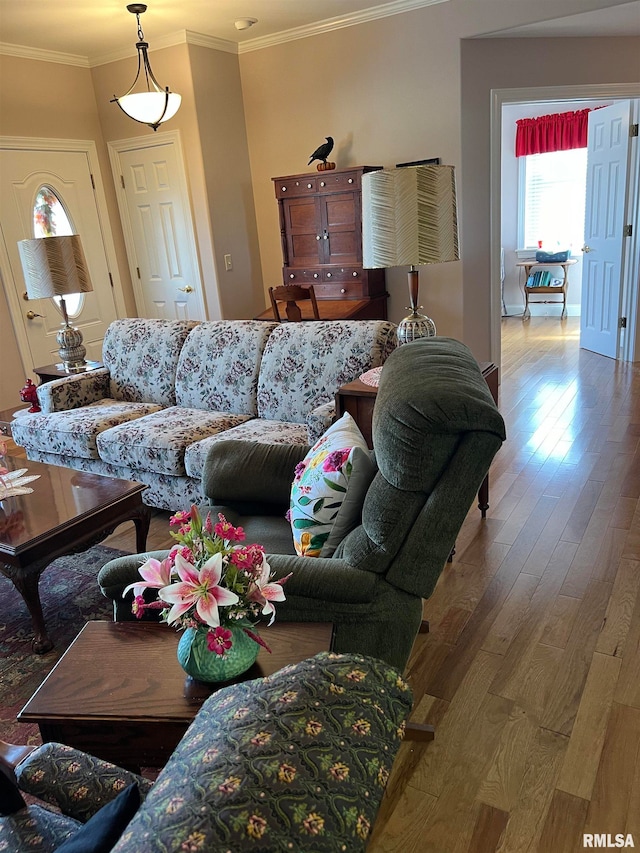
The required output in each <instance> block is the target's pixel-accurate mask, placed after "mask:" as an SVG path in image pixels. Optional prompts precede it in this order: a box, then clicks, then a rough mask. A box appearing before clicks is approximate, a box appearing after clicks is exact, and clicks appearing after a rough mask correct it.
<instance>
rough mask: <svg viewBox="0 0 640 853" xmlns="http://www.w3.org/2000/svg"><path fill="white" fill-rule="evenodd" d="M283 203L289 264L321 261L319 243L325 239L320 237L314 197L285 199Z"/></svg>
mask: <svg viewBox="0 0 640 853" xmlns="http://www.w3.org/2000/svg"><path fill="white" fill-rule="evenodd" d="M283 204H284V219H285V226H286V235H287V249H288V255H289V265H290V266H296V267H297V266H308V265H313V264H319V263H321V262H322V255H321V253H322V245H321V244H322V243H324V242H326V241H324V240H322V239H321V232H320V227H319V226H320V222H319V217H318V207H317V202H316V199H314V198H295V199H287V200H286V201H285V202H284V203H283Z"/></svg>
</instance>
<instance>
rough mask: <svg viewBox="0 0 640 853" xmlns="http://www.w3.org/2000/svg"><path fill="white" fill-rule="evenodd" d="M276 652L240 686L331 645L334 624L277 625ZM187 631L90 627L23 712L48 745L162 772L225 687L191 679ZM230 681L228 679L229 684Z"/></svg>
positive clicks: (139, 625) (138, 625)
mask: <svg viewBox="0 0 640 853" xmlns="http://www.w3.org/2000/svg"><path fill="white" fill-rule="evenodd" d="M259 631H260V634H261V635H262V637H263V638H264V640H265V641H266V642H267V644H268V645H269V647H270V648H271V654H269V653H268V652H267V651H265V650H264V649H260V654H259V655H258V659H257V661H256V662H255V664H254V665H253V666H252V667H251V668H250V669H249V670H248V671H247V672H246V673H244V675H243V676H240V678H238V679H235V681H248V680H251V679H254V678H261V677H263V676H265V675H271V674H272V673H274V672H276V671H277V670H279V669H281V668H282V667H283V666H286V665H287V664H290V663H297V662H298V661H301V660H304V659H305V658H308V657H311V656H312V655H315V654H317V652H320V651H325V650H328V649H329V648H330V645H331V638H332V634H333V625H332V624H331V623H326V622H323V623H313V622H281V623H278V622H276V623H275V624H274V625H272V626H271V627H270V628H267V627H265V626H262V625H261V626H259ZM179 639H180V633H179V632H177V631H176V630H174V629H173V628H171V627H169V626H167V625H164V624H155V623H149V622H87V624H86V625H85V626H84V628H83V629H82V631H80V633H79V634H78V636H77V637H76V639H75V640H74V641H73V643H72V644H71V645H70V646H69V648H68V649H67V651H66V652H65V654H64V655H63V656H62V657H61V658H60V660H59V661H58V663H57V665H56V666H55V667H54V669H53V670H52V671H51V672H50V673H49V675H48V676H47V678H46V679H45V681H44V682H43V683H42V685H41V686H40V687H39V688H38V690H37V691H36V692H35V693H34V695H33V696H32V697H31V699H29V701H28V702H27V704H26V705H25V707H24V708H23V709H22V711H20V713H19V714H18V720H20V721H21V722H27V723H37V724H38V726H39V727H40V734H41V735H42V740H43V741H45V742H46V741H52V740H54V741H59V742H61V743H66V744H68V745H69V746H74V747H76V748H77V749H82V750H84V751H85V752H89V753H91V754H92V755H95V756H97V757H98V758H104V759H105V760H107V761H112V762H114V763H115V764H118V765H120V766H121V767H123V766H124V767H127V768H133V769H137V768H139V767H163V766H164V764H166V762H167V760H168V758H169V756H170V755H171V753H172V752H173V750H174V749H175V747H176V746H177V744H178V742H179V740H180V739H181V737H182V735H183V734H184V733H185V731H186V729H187V727H188V726H189V724H190V723H191V721H192V720H193V718H194V717H195V715H196V714H197V712H198V709H199V708H200V705H201V704H202V702H203V701H204V700H205V699H206V698H207V697H208V696H210V695H211V694H212V693H213V692H215V690H218V689H220V687H224V686H226V685H224V684H202V683H201V682H197V681H194V679H192V678H191V677H190V676H187V675H185V673H184V671H183V669H182V668H181V667H180V664H179V663H178V660H177V657H176V650H177V647H178V641H179ZM227 683H228V682H227Z"/></svg>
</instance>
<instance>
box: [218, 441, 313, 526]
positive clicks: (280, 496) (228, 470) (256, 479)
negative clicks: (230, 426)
mask: <svg viewBox="0 0 640 853" xmlns="http://www.w3.org/2000/svg"><path fill="white" fill-rule="evenodd" d="M308 450H309V447H308V446H307V445H306V444H260V443H258V442H255V441H237V440H235V441H232V440H231V439H229V440H227V441H219V442H216V443H215V444H214V445H213V446H212V448H211V450H210V451H209V454H208V456H207V458H206V460H205V463H204V469H203V471H202V491H203V494H204V495H205V496H206V498H207V499H208V500H209V502H210V503H211V504H212V505H214V506H216V505H230V506H234V505H236V506H238V505H243V504H244V505H252V506H256V505H259V504H267V505H273V506H275V507H277V508H278V511H281V509H282V508H286V507H288V506H289V497H290V494H291V484H292V482H293V477H294V474H295V468H296V465H297V464H298V462H301V461H302V460H303V459H304V457H305V456H306V454H307V452H308Z"/></svg>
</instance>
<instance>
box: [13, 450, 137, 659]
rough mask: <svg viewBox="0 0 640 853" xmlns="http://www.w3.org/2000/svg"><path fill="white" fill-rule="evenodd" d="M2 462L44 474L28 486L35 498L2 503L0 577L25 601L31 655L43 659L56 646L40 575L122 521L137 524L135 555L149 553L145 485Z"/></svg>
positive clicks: (28, 462)
mask: <svg viewBox="0 0 640 853" xmlns="http://www.w3.org/2000/svg"><path fill="white" fill-rule="evenodd" d="M2 462H3V463H4V465H5V467H6V468H9V470H17V469H19V468H27V469H28V474H39V475H40V479H39V480H34V481H33V482H32V483H29V486H30V487H31V488H33V493H32V494H29V495H19V496H16V497H11V498H6V499H5V500H3V501H2V505H1V508H0V572H1V573H2V574H3V575H5V577H7V578H9V580H11V581H12V582H13V584H14V586H15V588H16V589H17V590H18V592H19V593H20V594H21V595H22V597H23V598H24V600H25V603H26V605H27V607H28V608H29V613H30V614H31V621H32V623H33V630H34V634H35V637H34V639H33V641H32V648H33V651H34V652H36V653H37V654H43V653H44V652H48V651H49V650H50V649H51V648H53V642H52V641H51V639H50V638H49V636H48V634H47V629H46V626H45V623H44V616H43V614H42V605H41V603H40V593H39V590H38V583H39V581H40V575H41V574H42V573H43V571H44V570H45V569H46V568H47V566H48V565H49V564H50V563H52V562H53V561H54V560H55V559H57V558H58V557H62V556H63V555H65V554H76V553H78V552H80V551H86V549H87V548H89V547H91V546H92V545H95V544H97V543H98V542H101V541H102V540H103V539H104V538H105V537H106V536H108V535H109V534H110V533H112V532H113V531H114V530H115V528H116V527H117V526H118V525H119V524H121V523H122V522H124V521H133V523H134V524H135V526H136V550H137V552H138V553H142V552H143V551H145V549H146V545H147V533H148V532H149V519H150V510H149V508H148V507H146V506H145V505H144V504H143V503H142V492H143V491H144V490H145V488H146V486H143V485H142V484H141V483H133V482H131V481H129V480H117V479H114V478H113V477H104V476H102V475H101V474H88V473H85V472H84V471H73V470H72V469H70V468H62V467H58V466H57V465H47V464H45V463H42V462H32V461H31V460H29V459H17V458H12V457H10V456H7V457H4V458H3V460H2ZM60 606H61V607H64V602H61V604H60Z"/></svg>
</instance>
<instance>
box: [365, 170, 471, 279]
mask: <svg viewBox="0 0 640 853" xmlns="http://www.w3.org/2000/svg"><path fill="white" fill-rule="evenodd" d="M362 250H363V266H364V267H365V268H367V269H380V268H385V267H396V266H411V265H415V266H418V265H419V264H439V263H444V262H445V261H457V260H459V258H460V254H459V249H458V221H457V210H456V185H455V173H454V168H453V166H435V165H429V166H405V167H403V168H400V169H383V170H380V171H377V172H368V173H367V174H365V175H363V176H362Z"/></svg>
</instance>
